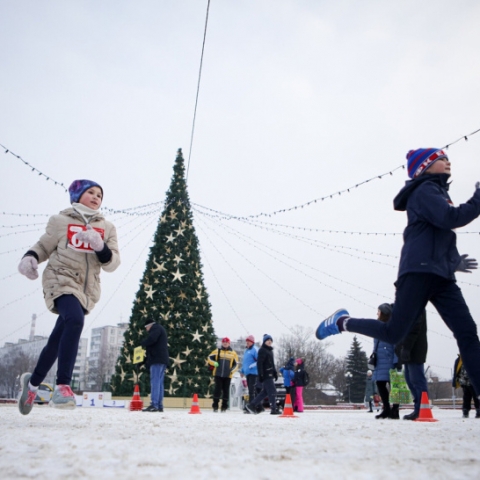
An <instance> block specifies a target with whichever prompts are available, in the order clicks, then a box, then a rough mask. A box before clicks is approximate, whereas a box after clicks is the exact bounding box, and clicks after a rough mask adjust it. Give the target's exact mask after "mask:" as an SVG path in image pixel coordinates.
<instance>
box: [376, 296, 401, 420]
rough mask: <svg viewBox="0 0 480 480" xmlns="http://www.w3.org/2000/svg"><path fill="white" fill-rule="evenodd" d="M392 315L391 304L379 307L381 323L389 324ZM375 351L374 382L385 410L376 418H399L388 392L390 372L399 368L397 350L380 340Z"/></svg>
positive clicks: (378, 313) (378, 312) (377, 341)
mask: <svg viewBox="0 0 480 480" xmlns="http://www.w3.org/2000/svg"><path fill="white" fill-rule="evenodd" d="M391 314H392V305H391V304H389V303H382V304H381V305H380V306H379V307H378V311H377V318H378V321H379V322H382V323H386V322H388V320H389V318H390V315H391ZM373 350H374V351H375V352H377V365H376V366H375V370H374V372H373V380H374V381H375V382H376V385H377V390H378V394H379V395H380V398H381V399H382V403H383V410H382V411H381V412H380V413H379V414H378V415H376V416H375V418H377V419H379V418H380V419H384V418H391V417H392V415H393V417H396V418H398V406H397V408H395V409H393V412H392V408H391V407H390V393H389V391H388V384H389V382H390V370H391V369H393V368H396V367H397V362H398V359H397V356H396V355H395V348H394V346H393V345H392V344H391V343H387V342H384V341H382V340H378V339H377V338H375V339H374V341H373Z"/></svg>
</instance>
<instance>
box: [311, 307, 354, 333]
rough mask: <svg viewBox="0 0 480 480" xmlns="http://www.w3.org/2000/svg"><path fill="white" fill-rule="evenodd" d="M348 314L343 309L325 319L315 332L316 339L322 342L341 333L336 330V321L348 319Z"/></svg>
mask: <svg viewBox="0 0 480 480" xmlns="http://www.w3.org/2000/svg"><path fill="white" fill-rule="evenodd" d="M349 316H350V315H349V313H348V312H347V310H345V309H344V308H341V309H340V310H337V311H336V312H335V313H333V314H332V315H330V316H329V317H328V318H327V319H325V320H324V321H323V322H321V323H320V325H319V326H318V328H317V331H316V332H315V335H316V337H317V338H318V339H319V340H323V339H325V338H327V337H329V336H330V335H336V334H337V333H341V332H340V330H339V329H338V325H337V321H338V320H339V319H340V318H342V317H349Z"/></svg>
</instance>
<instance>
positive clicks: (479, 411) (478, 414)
mask: <svg viewBox="0 0 480 480" xmlns="http://www.w3.org/2000/svg"><path fill="white" fill-rule="evenodd" d="M475 418H480V408H477V414H476V415H475Z"/></svg>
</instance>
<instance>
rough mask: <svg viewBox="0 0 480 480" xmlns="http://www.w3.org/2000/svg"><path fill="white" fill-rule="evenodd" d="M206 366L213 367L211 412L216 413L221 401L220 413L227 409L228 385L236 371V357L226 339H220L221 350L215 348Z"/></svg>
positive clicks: (228, 340)
mask: <svg viewBox="0 0 480 480" xmlns="http://www.w3.org/2000/svg"><path fill="white" fill-rule="evenodd" d="M207 361H208V364H209V365H211V366H212V367H213V371H212V375H213V378H214V381H215V388H214V390H213V404H212V408H213V411H214V412H215V413H216V412H218V404H219V402H220V398H221V399H222V408H221V411H222V413H224V412H226V411H227V409H228V399H229V396H230V383H231V381H232V377H233V374H234V373H235V372H236V371H237V370H238V355H237V352H235V351H234V350H232V347H231V346H230V339H229V338H228V337H224V338H222V346H221V348H218V349H217V348H216V349H215V350H214V351H213V352H212V353H211V354H210V355H209V356H208V360H207Z"/></svg>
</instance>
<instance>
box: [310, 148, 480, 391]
mask: <svg viewBox="0 0 480 480" xmlns="http://www.w3.org/2000/svg"><path fill="white" fill-rule="evenodd" d="M407 171H408V176H409V177H410V178H411V179H412V180H409V181H407V182H406V185H405V186H404V187H403V188H402V190H401V191H400V192H399V193H398V195H397V196H396V197H395V199H394V202H393V203H394V208H395V210H398V211H406V212H407V217H408V224H407V227H406V228H405V231H404V234H403V239H404V244H403V248H402V253H401V257H400V265H399V271H398V278H397V281H396V282H395V286H396V294H395V308H394V310H393V312H392V316H391V319H390V321H389V322H387V323H379V322H376V321H375V320H370V319H362V318H352V317H351V316H350V314H349V313H348V311H347V310H345V309H343V308H342V309H339V310H337V311H336V312H334V313H333V314H332V315H331V316H330V317H328V318H326V319H325V320H323V321H322V322H321V323H320V325H319V326H318V328H317V331H316V336H317V338H318V339H319V340H323V339H325V338H327V337H329V336H330V335H336V334H339V333H342V332H345V331H349V332H353V333H360V334H362V335H367V336H369V337H373V338H378V339H380V340H382V341H384V342H388V343H392V344H397V343H399V342H400V341H401V340H402V339H403V338H404V337H406V336H407V335H408V333H409V332H410V330H411V328H412V326H413V324H414V323H415V322H416V320H417V318H418V317H419V316H420V314H421V313H422V312H423V310H424V309H425V307H426V305H427V302H431V303H432V304H433V305H434V307H435V308H436V309H437V311H438V313H439V314H440V316H441V317H442V320H443V321H444V322H445V324H446V325H447V327H448V328H449V329H450V330H451V331H452V333H453V335H454V337H455V339H456V340H457V344H458V348H459V351H460V354H461V355H462V359H463V361H464V363H465V369H466V371H467V373H468V376H469V378H470V380H471V382H472V385H473V387H474V389H475V394H476V395H478V393H479V392H480V340H479V338H478V333H477V325H476V323H475V321H474V320H473V318H472V316H471V314H470V311H469V309H468V306H467V304H466V302H465V299H464V298H463V294H462V291H461V290H460V288H459V287H458V284H457V282H456V279H455V272H464V273H471V272H472V270H475V269H477V268H478V263H477V261H476V260H475V259H473V258H469V257H468V254H464V255H460V254H459V252H458V250H457V246H456V243H457V235H456V232H455V230H456V229H457V228H459V227H464V226H466V225H468V224H469V223H471V222H472V221H473V220H475V219H476V218H477V217H478V216H479V215H480V182H476V183H475V190H474V193H473V195H472V197H471V198H470V199H469V200H467V202H465V203H462V204H460V205H458V206H454V205H453V202H452V200H451V199H450V196H449V194H448V189H449V185H450V173H451V164H450V161H449V159H448V157H447V155H446V153H445V152H444V151H443V150H440V149H438V148H419V149H417V150H410V151H409V152H408V153H407Z"/></svg>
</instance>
